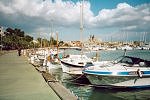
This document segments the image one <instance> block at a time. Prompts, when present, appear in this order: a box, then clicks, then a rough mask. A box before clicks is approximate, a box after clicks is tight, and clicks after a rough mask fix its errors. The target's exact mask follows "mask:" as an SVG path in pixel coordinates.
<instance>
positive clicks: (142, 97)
mask: <svg viewBox="0 0 150 100" xmlns="http://www.w3.org/2000/svg"><path fill="white" fill-rule="evenodd" d="M70 53H71V54H78V53H79V51H76V50H65V54H70ZM123 54H124V51H121V50H117V51H99V52H98V55H99V60H114V59H116V58H118V57H119V56H122V55H123ZM86 55H87V56H89V57H94V56H95V55H96V52H90V53H86ZM127 55H130V56H131V55H132V56H140V57H142V58H144V59H150V50H147V51H145V50H134V51H127ZM51 72H52V73H53V74H54V75H55V77H56V78H57V79H58V80H60V81H61V82H62V83H63V84H64V86H65V87H67V88H68V89H70V90H71V91H73V93H74V94H75V95H77V96H78V97H79V100H150V89H144V90H123V89H122V90H114V89H104V88H97V87H90V86H89V83H88V82H87V83H86V85H83V86H81V85H78V84H76V83H74V82H73V80H72V79H69V78H68V77H69V75H67V74H65V73H62V70H61V69H53V70H51ZM83 82H84V81H83ZM84 84H85V83H84Z"/></svg>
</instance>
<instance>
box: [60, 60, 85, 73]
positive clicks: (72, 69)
mask: <svg viewBox="0 0 150 100" xmlns="http://www.w3.org/2000/svg"><path fill="white" fill-rule="evenodd" d="M61 66H62V71H63V72H65V73H68V74H79V75H80V74H82V70H83V68H84V66H77V65H72V64H69V63H66V62H63V61H61Z"/></svg>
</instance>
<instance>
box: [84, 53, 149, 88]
mask: <svg viewBox="0 0 150 100" xmlns="http://www.w3.org/2000/svg"><path fill="white" fill-rule="evenodd" d="M83 73H84V74H85V75H86V77H87V78H88V79H89V81H90V82H91V83H92V84H93V85H96V86H103V87H117V88H118V87H121V88H124V87H125V88H145V87H150V60H144V59H141V58H136V57H131V56H122V57H121V58H120V59H118V60H116V61H114V62H109V63H105V64H99V65H98V66H89V67H86V68H85V69H84V70H83Z"/></svg>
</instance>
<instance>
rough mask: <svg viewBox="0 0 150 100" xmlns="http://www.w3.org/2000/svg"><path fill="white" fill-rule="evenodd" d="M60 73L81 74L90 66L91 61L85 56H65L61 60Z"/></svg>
mask: <svg viewBox="0 0 150 100" xmlns="http://www.w3.org/2000/svg"><path fill="white" fill-rule="evenodd" d="M60 61H61V66H62V71H63V72H65V73H68V74H76V75H77V74H82V70H83V69H84V67H85V66H87V65H89V64H92V59H90V58H88V57H87V56H86V55H67V56H66V57H65V58H63V59H61V60H60Z"/></svg>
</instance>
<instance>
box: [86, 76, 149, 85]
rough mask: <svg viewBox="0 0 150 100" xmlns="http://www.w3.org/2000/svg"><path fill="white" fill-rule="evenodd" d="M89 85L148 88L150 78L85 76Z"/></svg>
mask: <svg viewBox="0 0 150 100" xmlns="http://www.w3.org/2000/svg"><path fill="white" fill-rule="evenodd" d="M86 76H87V78H88V79H89V81H90V82H91V84H93V85H95V86H106V87H107V86H114V87H128V88H142V87H150V77H142V78H140V77H139V76H130V77H129V76H103V75H86Z"/></svg>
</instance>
